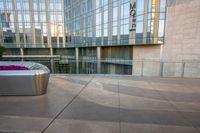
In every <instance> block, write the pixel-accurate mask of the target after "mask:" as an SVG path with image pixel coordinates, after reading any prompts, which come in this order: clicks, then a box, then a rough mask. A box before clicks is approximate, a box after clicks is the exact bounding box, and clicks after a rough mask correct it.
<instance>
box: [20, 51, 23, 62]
mask: <svg viewBox="0 0 200 133" xmlns="http://www.w3.org/2000/svg"><path fill="white" fill-rule="evenodd" d="M20 55H21V61H24V49H23V48H20Z"/></svg>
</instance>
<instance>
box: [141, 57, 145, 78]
mask: <svg viewBox="0 0 200 133" xmlns="http://www.w3.org/2000/svg"><path fill="white" fill-rule="evenodd" d="M143 69H144V60H142V68H141V77H143V76H144V70H143Z"/></svg>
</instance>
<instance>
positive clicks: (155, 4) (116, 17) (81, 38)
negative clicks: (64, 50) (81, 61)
mask: <svg viewBox="0 0 200 133" xmlns="http://www.w3.org/2000/svg"><path fill="white" fill-rule="evenodd" d="M165 5H166V0H137V1H135V0H66V1H65V26H66V35H67V41H66V42H67V46H68V47H93V46H119V45H137V44H140V45H142V44H163V41H164V24H165V8H166V6H165Z"/></svg>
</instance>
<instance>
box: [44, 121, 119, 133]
mask: <svg viewBox="0 0 200 133" xmlns="http://www.w3.org/2000/svg"><path fill="white" fill-rule="evenodd" d="M57 132H59V133H120V130H119V123H118V122H117V123H115V122H102V121H88V120H73V119H67V120H66V119H57V120H56V121H55V122H54V123H53V124H52V126H50V127H49V128H48V129H47V130H46V133H57Z"/></svg>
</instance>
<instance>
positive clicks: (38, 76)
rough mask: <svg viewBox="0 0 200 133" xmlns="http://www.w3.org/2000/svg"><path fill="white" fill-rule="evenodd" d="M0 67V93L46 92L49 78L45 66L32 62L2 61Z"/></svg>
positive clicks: (32, 93) (26, 93) (31, 93)
mask: <svg viewBox="0 0 200 133" xmlns="http://www.w3.org/2000/svg"><path fill="white" fill-rule="evenodd" d="M0 68H1V70H0V95H42V94H45V93H46V91H47V86H48V80H49V69H48V68H47V67H46V66H44V65H42V64H39V63H33V62H16V61H9V62H6V61H3V62H0ZM26 68H27V69H28V70H26ZM18 69H20V70H18Z"/></svg>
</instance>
